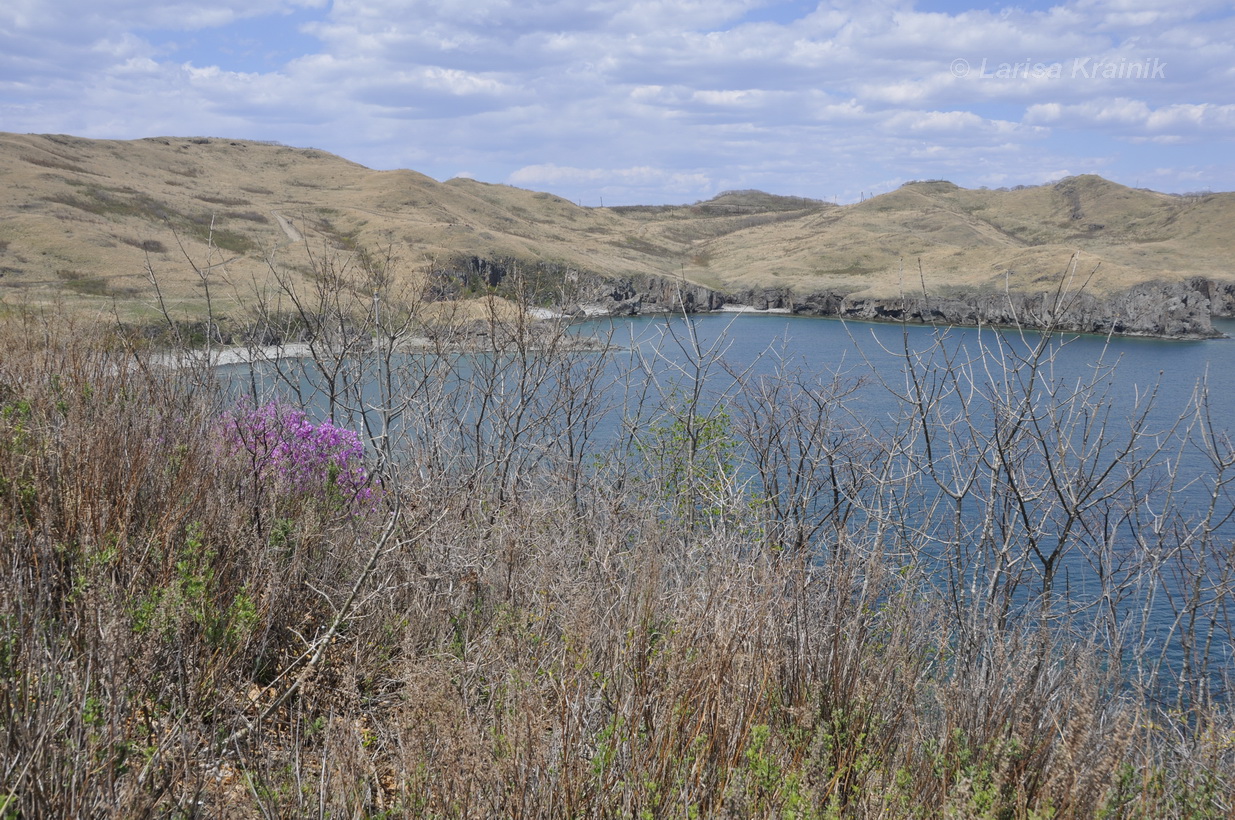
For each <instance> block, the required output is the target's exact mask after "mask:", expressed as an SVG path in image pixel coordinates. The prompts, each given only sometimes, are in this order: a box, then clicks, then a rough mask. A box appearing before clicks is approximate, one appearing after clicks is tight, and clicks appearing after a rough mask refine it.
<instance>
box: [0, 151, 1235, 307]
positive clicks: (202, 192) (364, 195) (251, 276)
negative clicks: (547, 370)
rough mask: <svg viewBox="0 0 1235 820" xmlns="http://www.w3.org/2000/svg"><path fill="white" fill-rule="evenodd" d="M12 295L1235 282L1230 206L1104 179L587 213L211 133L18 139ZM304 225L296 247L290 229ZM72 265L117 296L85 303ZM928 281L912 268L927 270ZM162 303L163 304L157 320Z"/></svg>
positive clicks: (732, 196)
mask: <svg viewBox="0 0 1235 820" xmlns="http://www.w3.org/2000/svg"><path fill="white" fill-rule="evenodd" d="M0 173H2V174H3V175H4V177H5V181H6V184H5V186H4V189H3V190H0V269H2V270H3V283H4V285H5V291H6V293H5V297H4V298H5V301H6V302H9V303H12V302H15V301H21V302H24V303H26V304H40V303H41V304H47V303H50V302H53V301H54V300H55V299H56V298H63V299H64V300H65V302H66V303H67V304H68V305H69V306H71V307H73V308H74V309H76V310H79V311H82V312H86V313H93V314H97V313H99V312H108V311H110V312H115V311H117V310H118V311H119V312H120V313H121V314H122V315H124V316H125V317H126V318H145V317H148V313H147V311H148V310H149V309H150V308H151V307H152V306H153V305H154V303H155V301H156V297H155V294H154V292H153V286H152V285H151V284H150V282H149V278H150V277H149V272H150V271H151V270H153V271H154V273H155V274H156V275H158V276H160V277H162V279H163V282H162V288H163V296H164V298H165V300H167V303H168V304H170V305H172V306H175V307H177V308H178V309H179V310H181V311H182V312H184V313H185V314H186V315H190V316H196V317H200V316H201V315H203V314H204V313H205V312H206V308H205V305H204V295H203V292H202V290H203V288H202V285H201V281H200V278H199V277H198V276H195V275H193V274H192V273H191V272H190V273H188V275H186V271H191V270H192V269H193V268H198V269H202V270H206V271H207V272H208V273H209V276H210V278H211V279H212V281H213V284H214V291H215V293H214V296H215V298H216V299H218V303H217V305H216V306H215V308H216V312H218V313H222V314H230V313H231V312H233V311H236V310H240V309H241V306H240V302H241V301H242V299H241V298H240V297H239V295H238V294H240V293H246V292H248V290H249V287H250V285H251V283H253V282H258V283H263V284H268V283H269V282H270V267H271V263H272V262H273V263H274V264H277V265H287V266H292V267H294V266H296V265H297V264H299V261H300V260H301V259H303V256H304V248H300V247H294V246H297V245H300V244H301V243H302V242H304V243H307V247H308V249H309V250H311V251H312V252H314V253H323V252H325V251H326V250H327V249H330V248H333V249H335V250H349V249H353V250H354V249H357V248H379V247H380V248H388V249H390V250H392V251H393V252H394V253H396V254H397V255H399V256H400V257H402V258H403V259H405V260H408V262H409V263H416V264H423V265H425V266H428V267H432V266H434V265H435V264H446V263H451V264H453V263H454V262H455V260H458V259H461V258H466V257H470V256H475V257H480V258H482V259H489V260H497V259H505V260H515V261H517V262H518V263H519V264H522V265H524V266H529V267H530V266H534V265H538V264H540V265H547V266H551V267H554V268H555V269H558V270H567V269H574V270H581V271H590V272H594V273H599V274H604V275H631V274H638V275H642V274H656V275H661V276H678V275H681V274H685V275H686V276H687V277H688V278H692V279H694V280H696V281H698V282H700V283H702V284H706V285H708V286H711V287H716V288H721V289H728V290H737V289H741V288H746V287H764V286H788V287H791V288H794V289H796V290H799V291H814V290H823V289H834V290H838V291H841V292H847V293H854V294H858V295H866V296H889V295H895V294H897V293H900V292H902V290H912V291H916V290H918V289H920V288H921V287H922V284H923V283H922V282H920V281H919V280H918V277H917V274H916V271H917V270H918V269H919V266H918V264H917V263H918V260H921V263H922V264H921V269H922V270H924V271H925V272H926V277H927V278H926V281H925V285H926V287H927V288H928V289H931V290H935V289H940V288H947V287H952V288H956V287H961V288H981V287H992V286H998V287H1000V288H1002V287H1004V285H1005V283H1007V284H1009V285H1010V286H1011V287H1013V288H1025V289H1035V290H1036V289H1040V283H1039V281H1038V280H1039V278H1040V277H1043V276H1055V275H1057V274H1058V272H1059V271H1060V270H1064V269H1065V268H1066V267H1067V260H1068V259H1070V258H1071V256H1072V254H1073V253H1075V252H1077V251H1080V252H1081V253H1082V255H1083V261H1086V262H1088V263H1089V267H1092V266H1094V265H1097V264H1098V263H1101V264H1100V267H1099V275H1098V276H1096V277H1095V279H1094V281H1093V282H1092V283H1091V289H1095V290H1112V291H1113V290H1120V289H1124V288H1126V287H1128V286H1131V285H1133V284H1137V283H1139V282H1144V281H1147V280H1178V279H1186V278H1190V277H1195V276H1202V277H1211V278H1214V279H1219V280H1223V281H1229V280H1230V278H1231V274H1230V267H1229V264H1228V257H1229V250H1230V245H1229V236H1230V232H1231V229H1232V227H1233V225H1235V204H1233V203H1235V200H1233V199H1232V196H1231V195H1229V194H1215V195H1210V196H1206V197H1191V198H1185V197H1170V196H1165V195H1162V194H1157V193H1153V192H1150V191H1142V190H1132V189H1128V188H1125V187H1123V186H1119V185H1115V184H1113V183H1109V182H1106V181H1105V180H1102V179H1100V178H1098V177H1092V176H1086V177H1076V178H1073V179H1069V180H1065V181H1063V182H1061V183H1059V184H1057V185H1054V186H1045V187H1041V188H1030V189H1025V190H1018V191H1006V192H1000V191H968V190H963V189H959V188H957V187H956V186H953V185H950V184H948V183H915V184H910V185H907V186H905V187H903V188H901V189H900V190H898V191H894V192H892V193H889V194H884V195H881V196H878V197H874V198H872V199H869V200H867V201H865V202H862V203H860V204H857V205H850V206H845V207H835V206H832V205H829V204H828V203H823V202H816V201H812V200H804V199H799V198H793V197H773V196H770V195H767V194H762V193H760V192H733V193H729V194H725V195H722V196H720V197H717V198H715V199H713V200H710V201H709V202H705V203H699V204H698V205H695V206H666V207H656V208H638V207H633V208H609V209H604V208H582V207H578V206H576V205H574V204H572V203H570V202H568V201H565V200H563V199H561V198H559V197H555V196H551V195H549V194H543V193H534V192H531V191H525V190H521V189H517V188H512V187H509V186H504V185H490V184H486V183H482V182H477V181H474V180H467V179H455V180H450V181H449V182H446V183H438V182H436V181H434V180H432V179H430V178H428V177H425V176H423V175H421V174H417V173H415V172H412V171H385V172H378V171H371V170H369V169H367V168H364V167H362V166H359V165H356V164H354V163H350V162H347V161H346V160H343V159H341V158H339V157H334V156H331V155H330V154H326V153H324V152H321V151H315V150H312V149H297V148H289V147H285V146H280V145H270V144H262V143H254V142H244V141H236V140H225V139H204V138H160V139H145V140H135V141H129V142H117V141H100V140H86V139H78V138H74V137H62V136H46V135H44V136H37V135H16V134H6V135H0ZM280 219H284V220H287V221H288V224H289V226H290V227H291V228H292V231H294V233H289V232H287V231H285V230H284V228H283V226H282V225H281V224H280ZM57 270H74V271H81V272H82V273H83V274H85V275H88V276H90V277H93V278H94V279H96V280H98V281H99V282H100V285H99V287H97V288H95V289H93V290H89V291H86V292H82V291H81V290H73V289H72V288H66V287H65V285H64V283H63V281H61V280H59V279H58V278H57V277H56V275H55V272H56V271H57ZM906 271H909V272H910V273H909V274H906ZM156 309H157V308H156Z"/></svg>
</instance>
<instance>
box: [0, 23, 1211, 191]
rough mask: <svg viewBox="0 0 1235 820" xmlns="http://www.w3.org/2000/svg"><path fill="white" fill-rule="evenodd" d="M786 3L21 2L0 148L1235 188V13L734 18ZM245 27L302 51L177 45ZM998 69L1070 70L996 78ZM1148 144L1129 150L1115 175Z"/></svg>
mask: <svg viewBox="0 0 1235 820" xmlns="http://www.w3.org/2000/svg"><path fill="white" fill-rule="evenodd" d="M779 5H780V4H779V3H778V2H774V0H636V2H633V3H632V2H629V0H590V2H587V3H579V2H577V0H527V2H516V0H334V2H333V3H332V4H329V5H328V4H327V3H326V2H325V0H246V1H245V2H240V0H220V1H219V2H216V3H212V4H209V5H207V6H202V5H200V4H197V5H193V4H190V3H187V2H176V3H175V4H174V5H170V6H167V5H162V4H159V3H156V2H154V1H153V0H104V2H96V3H93V4H86V3H84V2H81V0H57V2H55V3H48V2H43V1H42V0H10V2H8V3H5V4H4V5H3V7H2V8H0V127H2V128H6V129H9V130H21V131H49V132H70V133H82V134H88V135H94V136H113V137H137V136H145V135H150V134H155V133H158V134H170V133H211V134H219V135H223V134H224V133H225V132H226V133H227V134H228V135H232V136H237V137H255V138H265V139H278V140H281V141H283V142H287V143H292V144H296V143H301V144H313V145H315V146H317V147H322V148H326V149H328V150H333V151H335V152H337V153H340V154H343V155H344V156H347V157H348V158H350V159H354V160H357V161H360V162H365V163H367V164H370V165H374V166H377V167H392V166H394V165H396V164H400V163H416V165H414V166H413V167H415V168H416V170H420V171H423V172H425V173H429V174H431V175H433V176H437V177H439V178H444V177H446V176H449V175H450V174H451V173H452V172H453V171H454V169H458V168H467V169H468V171H469V173H472V174H474V175H475V176H476V177H477V178H479V179H491V180H507V181H510V182H513V183H515V184H523V185H528V186H532V187H547V188H551V189H553V190H554V191H555V192H557V193H561V194H563V195H564V196H567V197H569V198H572V199H578V198H581V196H580V195H581V194H583V193H585V192H586V191H592V190H594V189H598V188H599V189H603V190H604V191H605V192H606V201H609V200H610V197H611V196H613V197H623V196H630V197H636V196H638V197H645V198H650V200H654V201H664V200H666V199H667V198H672V197H675V196H680V195H687V194H689V195H693V194H695V193H697V192H706V191H711V190H714V189H716V186H723V187H734V188H744V187H765V188H771V189H774V190H778V191H786V192H790V191H791V192H793V193H798V194H804V195H817V196H821V197H828V198H830V197H831V196H832V195H834V194H836V193H837V192H838V191H851V192H852V194H853V195H854V196H857V195H858V193H859V192H861V191H864V190H868V189H869V188H871V187H874V183H872V182H871V180H881V179H882V180H889V179H909V178H929V177H948V178H954V181H957V182H960V183H961V184H985V183H984V182H982V180H993V179H1000V180H1004V182H1005V184H1016V183H1017V182H1018V181H1026V180H1028V181H1032V180H1034V179H1037V178H1039V177H1041V175H1043V174H1049V173H1052V172H1054V171H1056V170H1057V169H1059V168H1061V167H1069V168H1085V169H1093V168H1099V169H1106V170H1108V171H1109V172H1111V173H1118V172H1125V173H1127V174H1129V175H1132V174H1135V173H1136V172H1137V171H1138V168H1137V167H1134V166H1133V165H1132V164H1130V163H1134V162H1136V163H1148V164H1152V166H1153V167H1165V166H1169V165H1171V164H1176V165H1178V166H1179V168H1180V172H1179V176H1178V177H1177V178H1179V179H1183V178H1184V177H1183V174H1185V173H1189V172H1191V171H1190V169H1191V168H1192V167H1193V165H1194V164H1198V163H1201V162H1204V163H1205V171H1206V173H1207V174H1209V178H1210V179H1214V180H1215V185H1217V184H1218V180H1226V182H1224V183H1222V184H1224V185H1225V186H1226V187H1235V160H1233V159H1226V158H1225V154H1226V151H1225V149H1224V148H1222V146H1226V145H1229V143H1228V142H1227V141H1228V140H1229V138H1230V135H1231V133H1232V132H1233V131H1235V113H1233V111H1232V106H1235V92H1233V91H1232V88H1235V82H1233V81H1235V68H1233V66H1235V46H1232V45H1231V43H1232V42H1235V12H1233V11H1232V10H1231V8H1230V7H1229V4H1227V3H1219V2H1215V1H1214V0H1202V2H1200V3H1192V4H1188V5H1187V6H1186V7H1183V6H1176V7H1168V6H1164V5H1162V4H1161V3H1160V0H1153V2H1150V1H1149V0H1063V2H1060V4H1059V5H1056V6H1054V7H1052V8H1050V9H1048V10H1045V11H1026V10H1023V9H1019V8H1016V7H1010V8H1008V9H1007V10H1004V11H996V10H991V11H986V10H972V11H965V12H961V13H954V14H948V13H942V12H926V11H922V10H918V9H917V8H916V7H915V6H914V4H913V3H912V2H911V1H910V0H891V1H890V2H875V3H867V2H864V3H858V2H850V0H836V1H835V2H829V3H827V4H820V5H819V6H818V7H817V8H816V9H815V10H814V11H811V12H809V13H805V14H802V15H800V16H799V17H798V19H796V20H792V19H787V22H783V23H777V22H769V21H767V20H762V21H760V22H751V23H744V22H742V20H743V19H744V18H745V16H746V15H747V14H748V13H749V12H752V11H759V10H760V8H761V7H776V6H779ZM787 8H788V7H787V6H786V7H784V8H782V9H779V10H780V11H784V10H785V9H787ZM313 10H316V11H313ZM767 10H771V11H777V10H778V9H775V8H772V9H765V11H767ZM309 12H313V13H309ZM759 16H761V17H762V16H769V15H763V14H760V15H759ZM772 16H775V15H772ZM782 16H783V15H782ZM290 20H294V21H295V22H294V23H292V22H289V21H290ZM292 25H294V26H296V29H295V30H292V29H290V28H288V27H289V26H292ZM254 26H258V27H262V28H258V29H254V28H253V27H254ZM169 30H172V31H180V32H192V34H191V35H190V34H186V35H185V36H184V38H180V36H179V35H169V34H168V33H167V32H168V31H169ZM233 30H236V31H239V30H243V31H244V32H245V35H246V36H248V37H254V34H255V33H256V34H258V35H260V36H256V37H255V39H256V40H257V41H258V42H259V43H260V44H262V45H263V46H267V45H268V47H269V48H271V49H272V50H279V51H280V52H281V53H282V52H283V51H284V50H285V49H292V50H291V51H287V52H286V54H287V56H286V57H283V58H281V59H279V60H278V61H277V62H276V63H273V64H270V65H260V66H259V65H255V64H252V63H245V64H241V63H239V62H232V61H231V60H230V59H229V57H228V52H227V50H226V49H216V50H215V51H213V52H211V51H206V52H193V53H192V56H191V57H190V56H187V55H188V52H187V51H186V49H187V48H188V46H186V45H185V43H187V42H189V41H195V42H196V41H199V40H200V41H202V42H205V41H208V40H209V38H210V37H211V36H212V35H213V34H215V33H218V34H219V35H220V36H222V35H223V34H224V33H226V32H229V31H233ZM1151 58H1152V59H1157V60H1159V61H1163V62H1165V63H1166V64H1167V65H1168V66H1169V69H1168V70H1167V71H1165V72H1163V75H1164V76H1160V77H1157V78H1154V79H1152V80H1150V79H1129V78H1127V77H1113V78H1112V77H1102V76H1096V77H1077V76H1072V75H1071V74H1070V70H1071V68H1070V67H1071V66H1072V65H1073V64H1074V63H1075V62H1076V61H1078V60H1088V61H1089V62H1088V63H1086V64H1087V65H1092V64H1093V63H1094V62H1095V61H1115V62H1117V61H1120V60H1122V61H1124V62H1125V63H1127V62H1129V61H1135V60H1145V59H1151ZM958 59H963V60H965V61H967V62H966V64H967V65H968V66H969V67H970V73H969V74H968V75H964V76H962V75H961V74H960V73H959V72H958V71H957V70H956V68H955V67H954V66H955V65H956V61H957V60H958ZM983 61H985V62H986V64H988V65H989V66H990V67H991V70H992V71H993V70H994V67H995V66H997V65H999V64H1001V63H1007V64H1009V65H1013V64H1019V63H1025V64H1027V65H1033V64H1036V63H1051V62H1058V63H1059V64H1060V65H1061V66H1063V71H1062V73H1061V75H1059V76H1036V75H1035V76H1029V75H1028V73H1027V72H1022V73H1021V74H1016V73H1015V72H1012V76H1004V77H1002V78H1000V77H994V76H988V77H981V76H978V75H979V74H980V73H981V71H980V66H981V65H982V64H983ZM1112 136H1113V137H1117V138H1118V139H1117V140H1112V139H1111V137H1112ZM1133 142H1136V147H1137V151H1138V152H1140V153H1137V154H1136V156H1135V158H1128V157H1132V154H1128V155H1127V157H1124V155H1123V154H1121V153H1120V152H1121V151H1122V150H1123V148H1129V147H1130V146H1131V144H1132V143H1133ZM1179 143H1187V144H1188V145H1191V146H1193V148H1194V149H1195V147H1196V146H1207V147H1211V151H1212V152H1213V154H1214V158H1210V157H1208V156H1206V157H1198V156H1197V154H1196V152H1195V150H1193V151H1191V152H1189V151H1188V149H1187V148H1185V147H1182V146H1180V145H1177V144H1179ZM1118 146H1123V148H1120V147H1118ZM1219 155H1221V156H1219ZM1121 157H1123V158H1121ZM1146 167H1148V165H1147V166H1146ZM1145 175H1146V176H1147V177H1148V176H1149V173H1148V171H1146V173H1145ZM829 189H832V190H829Z"/></svg>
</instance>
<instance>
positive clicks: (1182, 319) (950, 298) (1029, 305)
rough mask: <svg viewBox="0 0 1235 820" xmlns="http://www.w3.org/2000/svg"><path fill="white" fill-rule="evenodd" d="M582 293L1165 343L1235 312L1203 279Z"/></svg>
mask: <svg viewBox="0 0 1235 820" xmlns="http://www.w3.org/2000/svg"><path fill="white" fill-rule="evenodd" d="M578 296H579V301H578V302H577V303H575V304H572V305H570V306H568V309H570V310H574V311H579V312H589V313H599V312H604V313H608V314H612V315H633V314H646V313H666V312H670V313H676V312H683V311H685V312H688V313H690V312H702V311H711V310H718V309H721V308H722V307H724V306H726V305H730V306H744V307H749V308H752V309H755V310H778V311H784V312H788V313H795V314H800V315H809V316H835V317H840V318H850V319H860V320H864V321H886V322H911V323H915V324H930V323H939V324H955V325H980V324H982V325H1000V326H1021V327H1029V328H1036V329H1041V328H1052V329H1056V330H1064V331H1073V332H1078V333H1103V334H1105V333H1116V334H1119V335H1125V336H1153V337H1158V338H1167V339H1206V338H1214V337H1217V336H1220V335H1221V334H1220V333H1218V332H1217V331H1216V330H1214V326H1213V322H1212V321H1211V313H1217V314H1219V315H1229V314H1230V313H1231V311H1232V307H1235V287H1232V286H1229V285H1225V284H1221V283H1214V282H1211V281H1209V280H1205V279H1192V280H1188V281H1185V282H1169V283H1167V282H1147V283H1143V284H1139V285H1136V286H1134V287H1131V288H1129V289H1127V290H1124V291H1121V292H1118V293H1115V294H1110V295H1098V294H1093V293H1088V292H1080V293H1062V294H1061V293H1056V292H1050V291H1043V292H1036V293H1030V292H1021V291H1006V292H1005V291H997V290H994V289H990V290H986V289H984V290H976V291H969V292H966V291H956V292H953V293H949V294H946V295H937V294H921V293H918V294H906V295H904V296H901V297H895V298H884V299H880V298H871V297H863V296H853V295H848V294H844V293H838V292H835V291H826V290H822V291H814V292H810V293H796V292H793V291H791V290H789V289H787V288H754V289H749V290H745V291H738V292H735V293H720V292H719V291H715V290H710V289H708V288H705V287H702V286H700V285H693V284H689V283H684V282H675V281H673V280H670V279H667V278H663V277H655V276H637V277H625V278H618V279H600V278H594V279H589V280H587V281H585V282H584V286H583V287H582V288H581V289H580V291H579V293H578ZM1215 308H1216V309H1215Z"/></svg>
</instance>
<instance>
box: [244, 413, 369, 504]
mask: <svg viewBox="0 0 1235 820" xmlns="http://www.w3.org/2000/svg"><path fill="white" fill-rule="evenodd" d="M222 437H223V443H224V449H225V452H226V453H227V454H228V455H231V456H234V457H238V458H242V459H244V461H245V467H246V470H247V471H248V472H249V473H250V474H251V476H252V478H253V480H254V481H255V482H258V483H260V484H264V485H273V486H275V487H277V488H279V489H280V490H282V491H283V492H286V493H289V494H291V495H294V496H300V497H309V498H318V499H321V500H323V501H328V502H337V503H339V504H340V505H341V506H342V507H343V509H344V510H346V511H347V512H349V513H350V512H358V511H360V510H363V509H367V508H369V507H371V506H372V502H373V500H374V498H373V489H372V487H371V486H370V485H369V476H368V472H367V471H366V470H365V467H364V445H363V444H362V443H361V441H360V436H359V435H357V434H356V433H354V432H352V431H351V430H345V429H343V428H341V427H336V426H335V425H333V424H332V423H330V422H329V421H323V422H321V423H320V424H313V423H312V422H311V421H309V418H308V416H307V415H306V414H305V413H304V411H302V410H299V409H297V408H295V407H292V406H291V405H289V404H284V403H282V402H279V401H271V402H268V403H266V404H263V405H261V406H259V407H252V406H246V405H240V406H238V407H237V408H236V409H235V410H233V411H231V412H230V413H228V414H226V415H225V416H224V417H223V420H222Z"/></svg>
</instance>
